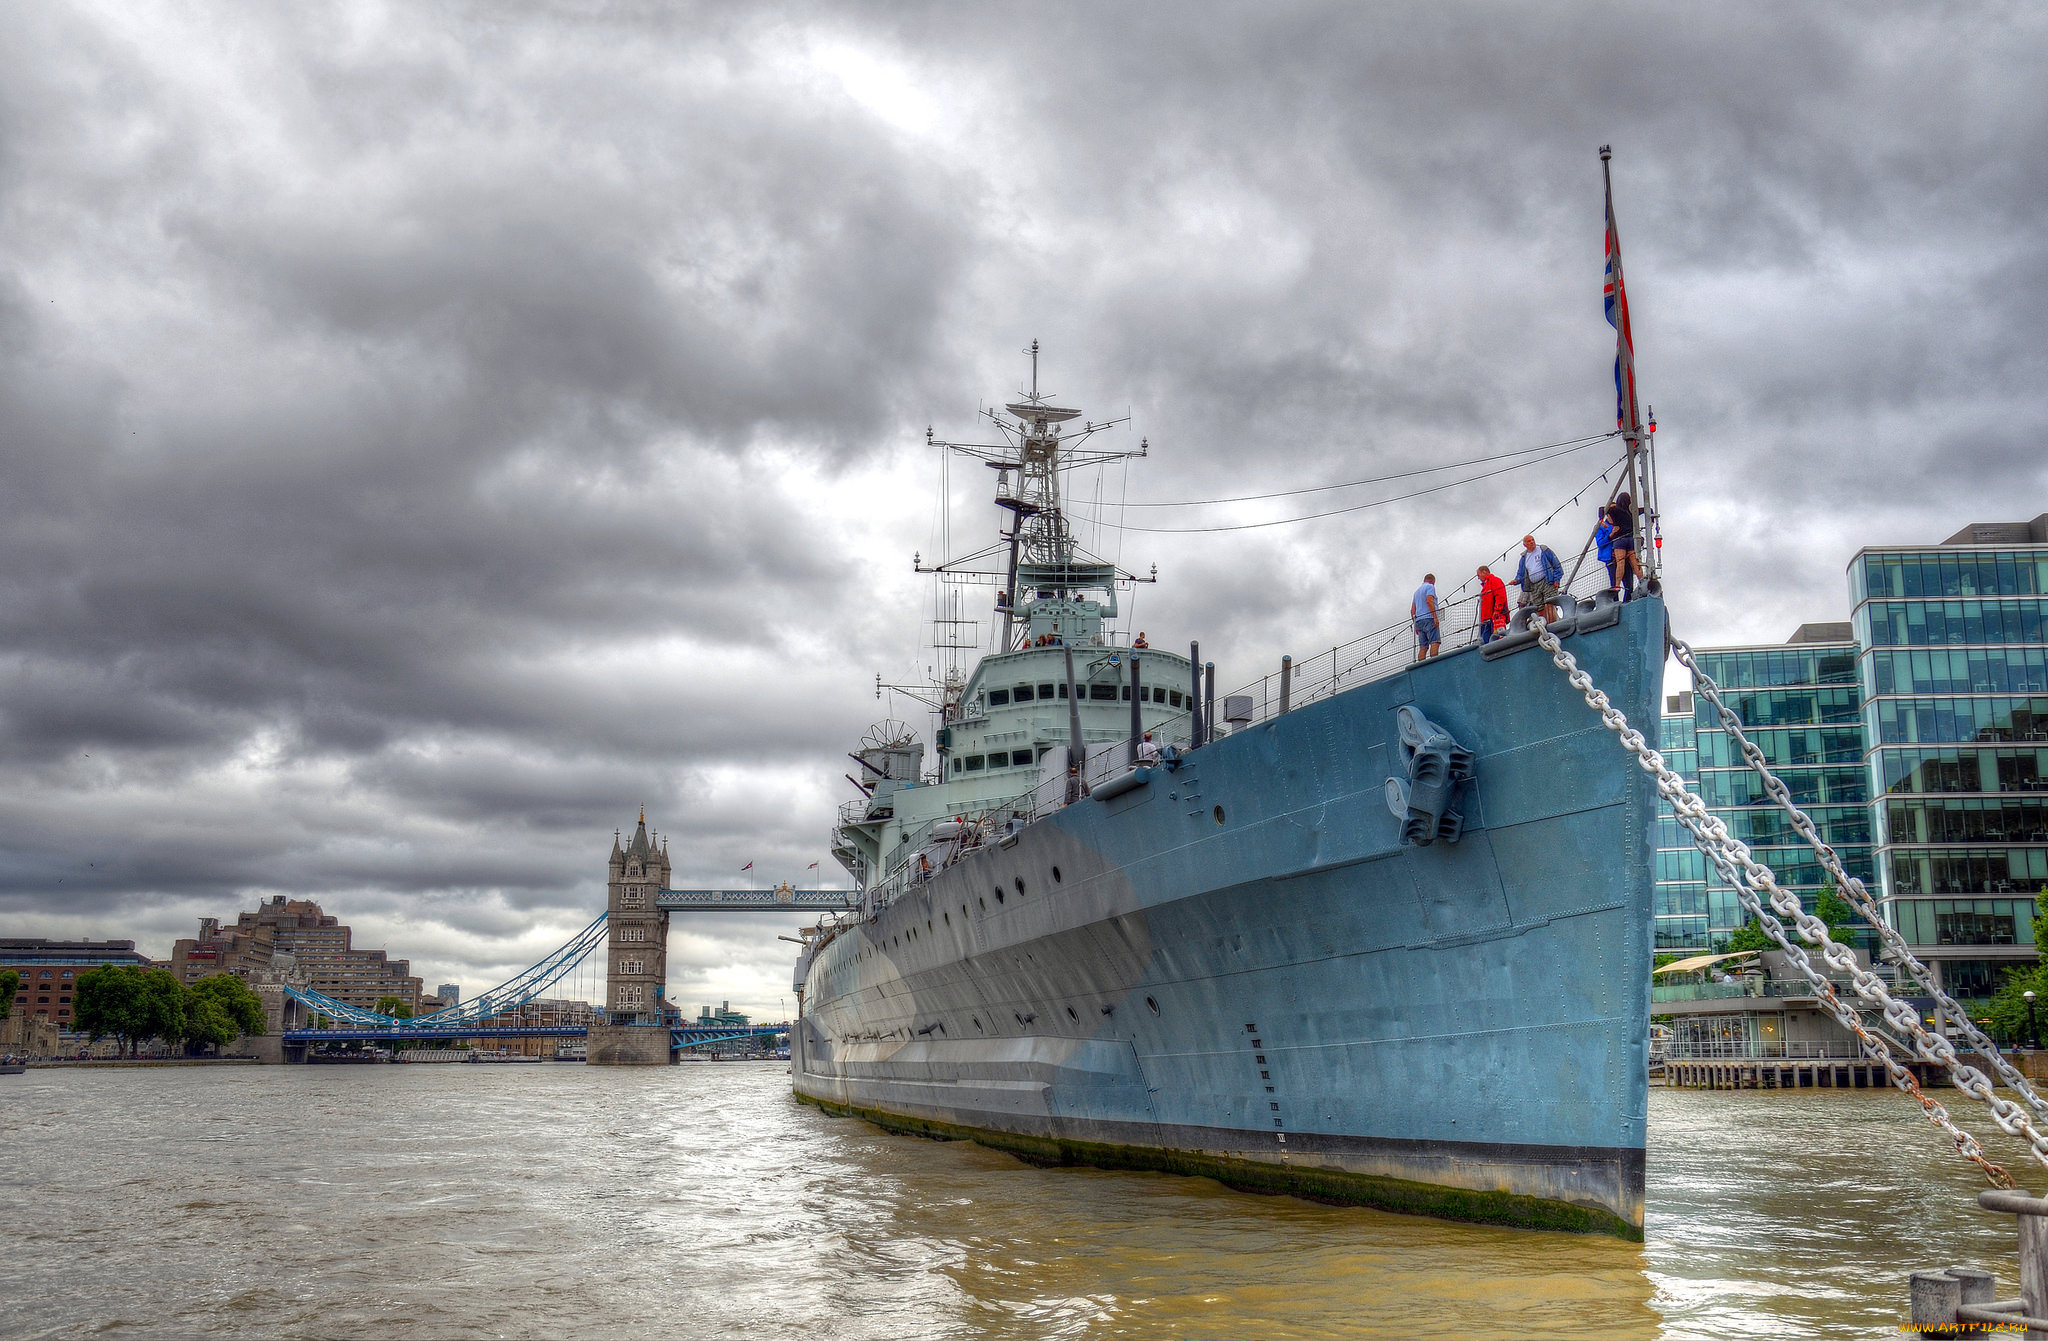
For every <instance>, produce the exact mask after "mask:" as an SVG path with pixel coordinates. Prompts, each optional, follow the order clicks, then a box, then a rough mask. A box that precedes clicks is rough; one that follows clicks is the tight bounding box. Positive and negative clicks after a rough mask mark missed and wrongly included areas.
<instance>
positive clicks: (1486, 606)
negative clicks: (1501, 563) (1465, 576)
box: [1479, 563, 1508, 646]
mask: <svg viewBox="0 0 2048 1341" xmlns="http://www.w3.org/2000/svg"><path fill="white" fill-rule="evenodd" d="M1507 626H1508V584H1507V583H1505V582H1503V581H1501V580H1500V579H1499V578H1497V577H1495V576H1494V575H1493V569H1491V568H1489V567H1487V566H1486V565H1485V564H1483V563H1482V564H1480V565H1479V642H1480V645H1481V646H1484V645H1485V644H1487V643H1490V642H1492V641H1493V640H1494V639H1495V638H1497V637H1499V636H1500V633H1501V630H1503V629H1505V628H1506V627H1507Z"/></svg>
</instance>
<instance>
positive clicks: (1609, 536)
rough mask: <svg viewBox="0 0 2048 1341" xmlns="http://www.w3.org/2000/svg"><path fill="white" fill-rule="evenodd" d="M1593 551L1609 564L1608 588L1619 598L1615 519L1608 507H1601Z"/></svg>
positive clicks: (1603, 561) (1594, 530) (1595, 528)
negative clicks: (1616, 569)
mask: <svg viewBox="0 0 2048 1341" xmlns="http://www.w3.org/2000/svg"><path fill="white" fill-rule="evenodd" d="M1593 551H1594V553H1595V554H1597V555H1598V556H1599V558H1600V562H1602V563H1604V564H1606V565H1607V590H1608V592H1609V594H1611V595H1612V596H1614V597H1615V599H1617V600H1619V599H1620V598H1621V579H1620V578H1619V577H1618V576H1616V574H1615V571H1614V519H1613V518H1612V517H1610V516H1608V515H1607V509H1606V508H1601V509H1600V524H1599V525H1598V526H1595V527H1594V528H1593Z"/></svg>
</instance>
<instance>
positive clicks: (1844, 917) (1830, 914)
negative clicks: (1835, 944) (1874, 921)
mask: <svg viewBox="0 0 2048 1341" xmlns="http://www.w3.org/2000/svg"><path fill="white" fill-rule="evenodd" d="M1813 915H1814V916H1815V917H1818V918H1819V919H1820V920H1821V921H1823V922H1825V923H1827V924H1828V936H1829V937H1830V938H1831V939H1834V940H1838V941H1839V940H1841V939H1842V938H1841V937H1840V936H1839V935H1836V933H1837V932H1840V931H1854V930H1855V929H1856V928H1858V927H1862V926H1868V925H1869V923H1867V922H1865V921H1864V920H1863V914H1861V913H1859V912H1857V911H1856V909H1855V908H1854V907H1852V906H1851V905H1850V903H1849V901H1848V900H1847V899H1845V898H1843V897H1842V896H1841V895H1840V894H1839V893H1837V892H1836V890H1835V882H1834V881H1832V880H1830V881H1828V883H1826V884H1824V885H1822V886H1821V887H1820V894H1819V896H1818V897H1817V898H1815V899H1814V902H1813Z"/></svg>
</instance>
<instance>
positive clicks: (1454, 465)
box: [1079, 428, 1621, 530]
mask: <svg viewBox="0 0 2048 1341" xmlns="http://www.w3.org/2000/svg"><path fill="white" fill-rule="evenodd" d="M1620 434H1621V430H1620V429H1618V428H1617V429H1613V430H1610V431H1609V432H1606V433H1594V434H1587V435H1585V436H1582V437H1577V438H1566V439H1565V440H1564V441H1562V442H1547V443H1544V444H1543V445H1542V446H1540V447H1520V448H1517V449H1515V450H1514V451H1512V452H1496V453H1494V454H1493V455H1491V456H1475V457H1473V458H1472V459H1471V460H1469V461H1451V462H1447V463H1445V464H1444V465H1441V466H1424V467H1421V468H1420V469H1416V470H1402V471H1396V472H1395V473H1394V474H1391V475H1374V476H1372V477H1370V478H1368V479H1362V480H1346V481H1345V482H1344V483H1342V484H1316V485H1310V486H1308V487H1306V488H1302V489H1281V490H1278V491H1277V492H1274V493H1270V494H1238V495H1235V496H1234V497H1230V498H1184V499H1181V500H1179V501H1178V502H1154V503H1145V502H1140V503H1130V502H1126V503H1122V504H1119V507H1133V508H1196V507H1209V506H1211V505H1213V504H1217V503H1257V502H1260V501H1262V500H1264V499H1268V498H1295V497H1298V496H1300V495H1302V494H1320V493H1328V492H1330V491H1331V490H1333V489H1355V488H1357V487H1358V486H1360V485H1364V484H1386V483H1389V482H1391V481H1393V480H1406V479H1413V478H1414V477H1415V476H1417V475H1434V474H1437V473H1438V472H1440V471H1445V470H1462V469H1464V468H1465V467H1467V466H1484V465H1490V464H1491V463H1493V462H1495V461H1506V460H1508V459H1509V458H1510V457H1516V456H1531V455H1534V454H1535V453H1537V452H1549V451H1555V450H1557V449H1559V448H1571V449H1574V450H1576V449H1577V448H1580V447H1589V446H1591V445H1592V444H1594V443H1596V442H1604V441H1605V440H1607V439H1608V438H1613V437H1619V436H1620ZM1079 506H1083V507H1086V506H1090V505H1089V504H1080V505H1079ZM1132 529H1134V530H1135V529H1138V528H1135V527H1134V528H1132Z"/></svg>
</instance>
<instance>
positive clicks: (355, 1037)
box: [282, 1023, 789, 1050]
mask: <svg viewBox="0 0 2048 1341" xmlns="http://www.w3.org/2000/svg"><path fill="white" fill-rule="evenodd" d="M589 1032H590V1030H589V1027H588V1026H587V1025H580V1024H563V1025H541V1024H536V1025H511V1026H507V1027H505V1028H492V1027H489V1026H486V1025H463V1026H459V1027H456V1028H452V1029H451V1028H440V1029H424V1028H420V1029H415V1028H406V1027H404V1026H399V1027H397V1028H391V1029H386V1028H381V1027H377V1028H372V1027H359V1026H350V1025H343V1026H341V1027H339V1028H335V1029H287V1030H285V1031H284V1034H283V1035H282V1037H283V1040H284V1042H285V1043H286V1044H287V1045H290V1046H293V1047H302V1046H304V1045H306V1044H308V1043H415V1042H431V1041H433V1040H436V1039H443V1040H452V1039H458V1038H584V1037H586V1036H587V1035H588V1034H589ZM788 1032H789V1025H788V1024H787V1023H783V1024H754V1025H748V1026H746V1027H744V1028H738V1027H735V1026H732V1025H718V1026H713V1027H711V1028H708V1029H707V1028H702V1027H700V1026H697V1025H694V1024H692V1025H671V1026H670V1027H669V1031H668V1036H669V1044H668V1045H669V1048H670V1049H671V1050H677V1049H681V1048H694V1047H698V1046H700V1045H702V1044H705V1043H732V1042H736V1041H738V1040H740V1039H743V1038H758V1037H760V1036H762V1035H764V1034H765V1035H767V1036H769V1037H773V1036H774V1035H776V1034H786V1033H788Z"/></svg>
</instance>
